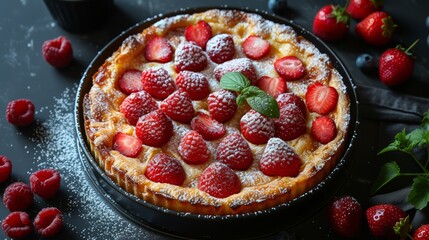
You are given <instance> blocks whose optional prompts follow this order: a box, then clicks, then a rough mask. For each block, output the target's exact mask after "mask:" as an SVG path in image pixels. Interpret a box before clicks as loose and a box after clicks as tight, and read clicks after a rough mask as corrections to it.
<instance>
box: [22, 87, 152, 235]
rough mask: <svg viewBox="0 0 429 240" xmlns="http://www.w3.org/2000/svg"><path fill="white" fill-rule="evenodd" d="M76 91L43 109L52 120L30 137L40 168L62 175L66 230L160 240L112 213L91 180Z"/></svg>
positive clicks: (72, 89)
mask: <svg viewBox="0 0 429 240" xmlns="http://www.w3.org/2000/svg"><path fill="white" fill-rule="evenodd" d="M76 90H77V85H75V86H74V87H73V88H71V89H69V88H66V89H65V90H64V92H63V93H62V94H61V95H60V96H59V97H54V99H53V101H54V103H55V104H54V106H53V108H51V109H50V108H48V107H41V108H40V110H39V111H40V112H41V111H42V110H43V111H45V110H46V111H48V113H49V116H48V118H47V120H46V121H43V122H40V123H39V124H38V126H37V127H36V128H35V129H34V130H33V136H32V137H30V141H32V142H34V143H35V147H34V149H33V151H32V152H33V154H34V156H33V159H34V162H35V164H36V165H37V168H38V169H42V168H54V169H57V170H58V171H59V172H60V173H61V176H62V181H63V182H62V185H61V194H62V195H63V196H64V199H65V202H62V203H61V204H60V205H59V206H55V207H58V208H59V209H60V210H61V211H62V212H63V214H64V223H65V228H67V229H68V231H71V232H75V235H76V236H79V238H80V239H96V238H97V239H116V238H120V237H127V238H128V239H134V238H135V239H137V238H139V239H141V238H144V239H156V238H158V239H159V237H158V236H156V235H153V234H152V233H149V232H146V231H145V230H144V229H142V228H140V227H138V226H135V225H133V224H131V222H129V221H126V220H125V219H124V217H123V216H121V215H120V214H118V213H117V212H115V211H114V210H112V208H111V207H110V206H109V205H107V204H106V203H105V201H104V200H103V198H102V197H101V195H100V193H99V192H97V191H96V190H95V189H94V188H93V187H92V185H91V184H90V183H89V180H87V178H86V175H85V172H84V170H83V169H82V166H81V162H80V160H79V155H78V147H77V143H76V139H75V134H73V133H74V131H75V125H74V117H73V107H74V97H75V94H76ZM30 152H31V151H30ZM30 171H33V170H30Z"/></svg>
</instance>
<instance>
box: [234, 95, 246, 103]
mask: <svg viewBox="0 0 429 240" xmlns="http://www.w3.org/2000/svg"><path fill="white" fill-rule="evenodd" d="M245 101H246V97H245V96H244V95H241V94H240V95H238V96H237V98H236V99H235V102H237V105H238V106H241V105H243V104H244V102H245Z"/></svg>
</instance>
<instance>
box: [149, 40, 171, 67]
mask: <svg viewBox="0 0 429 240" xmlns="http://www.w3.org/2000/svg"><path fill="white" fill-rule="evenodd" d="M144 57H145V58H146V60H147V61H150V62H152V61H153V62H160V63H166V62H169V61H171V59H172V58H173V48H172V47H171V45H170V43H168V41H167V39H165V38H163V37H160V36H156V37H154V38H152V39H151V40H149V42H148V43H147V44H146V47H145V49H144Z"/></svg>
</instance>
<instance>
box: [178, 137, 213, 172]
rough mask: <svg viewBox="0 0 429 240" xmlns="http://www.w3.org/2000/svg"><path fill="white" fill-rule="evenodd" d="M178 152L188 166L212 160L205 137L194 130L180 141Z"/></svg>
mask: <svg viewBox="0 0 429 240" xmlns="http://www.w3.org/2000/svg"><path fill="white" fill-rule="evenodd" d="M178 151H179V154H180V156H182V159H183V161H185V162H186V163H188V164H201V163H205V162H207V161H208V160H209V159H210V151H209V149H208V147H207V144H206V142H205V141H204V139H203V136H201V134H199V133H198V132H196V131H193V130H191V131H189V132H187V133H186V134H185V136H183V138H182V139H181V140H180V144H179V148H178Z"/></svg>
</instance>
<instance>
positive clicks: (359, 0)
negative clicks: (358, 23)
mask: <svg viewBox="0 0 429 240" xmlns="http://www.w3.org/2000/svg"><path fill="white" fill-rule="evenodd" d="M383 5H384V0H351V1H350V2H349V5H348V6H347V10H346V11H347V13H348V14H350V16H351V17H352V18H354V19H356V20H362V19H364V18H365V17H367V16H368V15H370V14H371V13H373V12H376V11H380V10H381V9H383Z"/></svg>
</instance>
